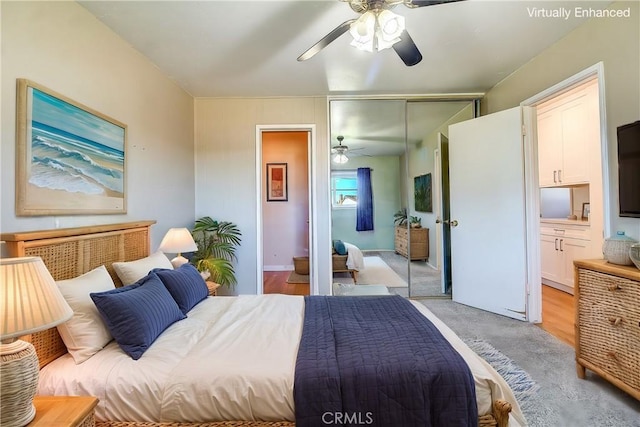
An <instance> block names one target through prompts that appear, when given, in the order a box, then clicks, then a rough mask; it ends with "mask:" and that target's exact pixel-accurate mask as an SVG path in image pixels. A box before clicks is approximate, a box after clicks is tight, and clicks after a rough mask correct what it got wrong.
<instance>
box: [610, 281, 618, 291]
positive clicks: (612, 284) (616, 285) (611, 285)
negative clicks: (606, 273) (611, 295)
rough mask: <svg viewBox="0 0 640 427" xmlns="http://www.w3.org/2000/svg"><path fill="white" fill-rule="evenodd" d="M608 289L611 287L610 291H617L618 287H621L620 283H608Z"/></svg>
mask: <svg viewBox="0 0 640 427" xmlns="http://www.w3.org/2000/svg"><path fill="white" fill-rule="evenodd" d="M607 289H609V290H610V291H617V290H618V289H620V285H618V284H617V283H609V284H608V285H607Z"/></svg>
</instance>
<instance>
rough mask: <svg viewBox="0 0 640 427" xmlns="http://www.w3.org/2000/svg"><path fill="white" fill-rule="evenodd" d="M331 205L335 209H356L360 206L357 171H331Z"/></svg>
mask: <svg viewBox="0 0 640 427" xmlns="http://www.w3.org/2000/svg"><path fill="white" fill-rule="evenodd" d="M331 205H332V206H333V207H334V208H355V207H356V206H357V205H358V186H357V176H356V171H355V170H349V171H345V170H334V171H331Z"/></svg>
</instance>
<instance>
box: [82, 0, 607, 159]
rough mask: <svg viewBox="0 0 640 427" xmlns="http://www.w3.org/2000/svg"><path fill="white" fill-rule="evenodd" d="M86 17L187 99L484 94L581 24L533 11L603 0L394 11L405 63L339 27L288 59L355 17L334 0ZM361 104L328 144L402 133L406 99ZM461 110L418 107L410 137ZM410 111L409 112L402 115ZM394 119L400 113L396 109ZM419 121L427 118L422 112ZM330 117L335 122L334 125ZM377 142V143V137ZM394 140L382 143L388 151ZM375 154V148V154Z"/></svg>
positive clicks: (115, 11)
mask: <svg viewBox="0 0 640 427" xmlns="http://www.w3.org/2000/svg"><path fill="white" fill-rule="evenodd" d="M79 3H80V4H81V5H82V6H84V7H85V8H86V9H87V10H88V11H89V12H90V13H92V14H93V15H95V16H96V17H97V18H98V19H99V20H100V21H102V22H103V23H104V24H105V25H107V26H108V27H109V28H111V29H112V30H113V31H114V32H115V33H117V34H119V35H120V36H121V37H122V38H123V39H124V40H125V41H126V42H128V43H129V44H130V45H132V46H133V47H134V48H135V49H136V50H138V51H139V52H141V53H142V54H143V55H144V56H146V57H148V58H149V59H150V60H151V61H152V62H153V63H154V64H156V66H157V67H158V68H159V69H160V70H162V71H163V72H164V73H165V74H166V75H167V76H169V77H170V78H171V79H173V80H174V81H175V82H176V83H177V84H178V85H179V86H180V87H182V88H183V89H184V90H185V91H187V92H189V93H190V94H191V95H193V96H194V97H272V96H345V95H349V96H371V95H380V94H397V95H409V94H412V95H415V94H465V93H466V94H469V93H475V94H482V93H484V92H486V91H487V90H489V89H490V88H491V87H493V86H494V85H495V84H496V83H498V82H499V81H501V80H502V79H504V78H505V77H507V76H508V75H509V74H511V73H512V72H513V71H515V70H517V69H518V68H519V67H520V66H522V65H523V64H525V63H526V62H527V61H529V60H530V59H531V58H533V57H534V56H536V55H537V54H538V53H540V52H541V51H543V50H544V49H545V48H547V47H548V46H550V45H552V44H553V43H555V42H556V41H557V40H559V39H560V38H562V37H563V36H565V35H566V34H568V33H569V32H570V31H572V30H573V29H574V28H576V27H577V26H579V25H580V24H581V23H582V22H583V21H584V19H581V18H576V17H575V16H573V14H572V16H571V17H569V19H563V18H544V17H534V16H532V13H533V14H535V10H539V9H541V8H544V9H546V10H559V9H560V8H566V9H568V10H572V9H573V8H574V7H576V5H583V6H584V5H585V4H587V3H588V6H589V7H592V8H604V7H606V6H607V5H608V4H610V3H611V1H593V0H581V1H578V0H574V1H553V0H552V1H548V0H533V1H532V0H510V1H500V0H487V1H483V0H466V1H460V2H455V3H450V4H441V5H437V6H429V7H422V8H417V9H411V8H407V7H405V6H403V5H399V6H397V7H396V8H395V9H394V12H395V13H397V14H401V15H403V16H404V17H405V18H406V27H407V30H408V32H409V34H410V35H411V37H412V38H413V40H414V41H415V43H416V45H417V46H418V48H419V49H420V51H421V53H422V56H423V58H424V59H423V60H422V62H420V63H419V64H417V65H415V66H413V67H407V66H405V65H404V63H403V62H402V61H401V60H400V58H399V57H398V56H397V54H396V53H395V52H394V51H393V50H392V49H386V50H384V51H381V52H376V53H369V52H363V51H359V50H357V49H356V48H354V47H352V46H350V45H349V43H350V41H351V36H350V34H348V33H346V34H343V35H342V36H341V37H339V38H338V39H337V40H335V41H334V42H333V43H331V44H330V45H329V46H328V47H326V48H325V49H323V50H322V51H320V52H319V53H318V54H317V55H315V56H314V57H313V58H311V59H309V60H307V61H304V62H298V61H297V60H296V58H297V57H298V56H300V55H301V54H302V53H303V52H304V51H306V50H307V49H308V48H309V47H311V46H312V45H313V44H315V43H316V42H317V41H318V40H320V39H321V38H322V37H324V36H325V35H326V34H327V33H328V32H329V31H331V30H333V29H334V28H336V27H337V26H338V25H339V24H341V23H343V22H344V21H346V20H349V19H353V18H357V17H358V16H359V15H358V14H356V13H355V12H353V11H352V10H351V8H350V7H349V4H348V3H345V2H344V1H338V0H320V1H313V0H297V1H294V0H259V1H247V0H233V1H229V0H226V1H223V0H217V1H216V0H213V1H211V0H209V1H204V0H203V1H164V0H163V1H94V0H87V1H80V2H79ZM370 102H373V101H369V102H365V101H360V102H354V103H351V104H347V103H345V104H341V107H340V108H342V110H343V111H336V112H334V111H333V108H332V113H331V141H332V145H334V144H335V143H337V141H336V139H335V138H336V136H337V135H338V134H342V135H344V136H345V141H344V144H348V145H349V146H350V147H354V148H357V146H358V145H361V146H367V147H369V148H370V149H372V150H373V151H374V152H375V151H376V150H375V149H374V145H375V144H374V141H375V140H376V138H377V139H378V140H382V139H385V140H386V141H391V140H393V141H395V140H398V139H400V138H402V139H404V132H405V127H404V121H399V122H394V123H395V126H391V125H389V126H387V125H388V124H389V123H391V121H390V120H389V118H390V117H397V116H398V114H402V115H403V114H404V106H402V107H397V106H396V107H394V108H399V109H394V110H393V111H388V109H387V107H388V105H386V106H385V107H384V108H380V106H381V105H383V104H377V103H374V104H370ZM460 108H461V106H460V104H455V103H454V104H448V105H447V103H437V104H434V103H429V104H425V103H423V104H422V106H421V107H412V109H415V111H416V112H415V114H417V115H418V116H419V117H421V118H422V120H417V121H415V123H418V124H420V126H421V128H419V129H418V128H415V126H416V125H413V123H414V120H409V121H408V123H409V124H410V125H411V126H413V128H411V129H409V135H408V136H409V138H413V136H412V135H414V134H422V135H426V134H427V133H430V132H431V131H432V130H433V129H435V127H437V126H439V125H440V124H441V123H442V122H444V121H445V120H447V119H448V118H449V117H451V116H452V115H453V114H455V112H457V111H459V109H460ZM412 109H409V110H408V112H409V114H413V113H412ZM403 117H404V116H403ZM426 118H429V119H426ZM336 122H338V123H336ZM378 145H380V144H378ZM397 145H398V144H395V145H393V144H391V143H390V144H387V146H386V150H387V151H386V152H387V153H389V152H393V151H394V150H395V148H393V147H397ZM381 150H382V148H380V150H378V151H379V152H380V153H382V152H383V151H381Z"/></svg>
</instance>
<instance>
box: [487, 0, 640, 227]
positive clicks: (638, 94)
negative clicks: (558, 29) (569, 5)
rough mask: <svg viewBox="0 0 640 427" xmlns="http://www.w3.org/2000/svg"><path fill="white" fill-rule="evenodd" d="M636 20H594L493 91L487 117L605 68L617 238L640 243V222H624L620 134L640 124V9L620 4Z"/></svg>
mask: <svg viewBox="0 0 640 427" xmlns="http://www.w3.org/2000/svg"><path fill="white" fill-rule="evenodd" d="M611 8H613V9H626V8H630V9H631V17H630V18H593V19H591V20H589V21H588V22H586V23H585V24H583V25H581V26H580V27H578V28H577V29H575V30H574V31H573V32H571V33H570V34H569V35H567V36H566V37H565V38H563V39H562V40H560V41H559V42H557V43H556V44H554V45H553V46H551V47H549V48H548V49H546V50H545V51H543V52H542V53H541V54H540V55H538V56H537V57H535V58H533V59H532V60H531V61H529V62H528V63H527V64H525V65H524V66H522V67H521V68H520V69H518V70H517V71H516V72H515V73H513V74H511V75H510V76H509V77H507V78H506V79H504V80H503V81H502V82H500V83H499V84H498V85H496V86H495V87H494V88H493V89H491V90H490V91H489V92H488V93H487V95H486V96H485V98H484V100H483V114H486V113H493V112H496V111H501V110H504V109H507V108H511V107H514V106H517V105H519V104H520V102H522V101H524V100H525V99H527V98H529V97H531V96H533V95H535V94H537V93H540V92H542V91H543V90H545V89H547V88H549V87H551V86H553V85H555V84H556V83H559V82H561V81H563V80H565V79H566V78H568V77H570V76H572V75H574V74H577V73H578V72H580V71H582V70H584V69H586V68H588V67H590V66H592V65H594V64H597V63H598V62H602V63H603V65H604V81H605V93H606V117H607V123H606V125H607V145H608V158H609V162H608V164H609V182H610V187H609V191H610V199H609V203H610V205H611V206H612V208H611V213H612V227H611V230H612V232H615V231H616V230H622V231H625V232H626V234H627V235H629V236H631V237H634V238H636V239H640V219H633V218H620V217H618V213H617V212H618V176H617V173H618V166H617V148H616V145H617V139H616V128H617V127H618V126H620V125H623V124H627V123H631V122H634V121H636V120H638V119H640V3H639V2H637V1H630V2H615V3H613V5H612V6H611Z"/></svg>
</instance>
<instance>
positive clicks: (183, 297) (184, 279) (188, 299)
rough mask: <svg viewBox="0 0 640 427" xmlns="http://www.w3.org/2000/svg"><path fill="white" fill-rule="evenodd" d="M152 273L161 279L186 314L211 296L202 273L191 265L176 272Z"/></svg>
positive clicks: (153, 271) (184, 266)
mask: <svg viewBox="0 0 640 427" xmlns="http://www.w3.org/2000/svg"><path fill="white" fill-rule="evenodd" d="M152 273H155V274H157V275H158V277H160V280H162V283H164V285H165V286H166V287H167V290H169V293H170V294H171V296H172V297H173V299H174V300H176V303H178V307H180V311H182V312H183V313H184V314H187V313H188V312H189V310H191V309H192V308H193V307H194V306H195V305H196V304H198V303H199V302H200V301H202V300H203V299H205V298H206V297H207V296H209V288H207V284H206V282H205V281H204V279H203V278H202V276H201V275H200V272H199V271H198V270H197V269H196V268H195V267H194V266H193V265H191V264H189V263H187V264H182V265H181V266H180V267H178V268H177V269H175V270H167V269H155V270H152Z"/></svg>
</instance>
